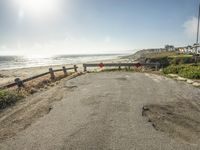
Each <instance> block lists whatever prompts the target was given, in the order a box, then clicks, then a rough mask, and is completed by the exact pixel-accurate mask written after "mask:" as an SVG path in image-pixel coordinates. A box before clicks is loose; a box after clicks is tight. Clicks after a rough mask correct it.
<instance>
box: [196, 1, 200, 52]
mask: <svg viewBox="0 0 200 150" xmlns="http://www.w3.org/2000/svg"><path fill="white" fill-rule="evenodd" d="M199 21H200V4H199V14H198V25H197V41H196V44H198V43H199ZM196 53H197V47H196Z"/></svg>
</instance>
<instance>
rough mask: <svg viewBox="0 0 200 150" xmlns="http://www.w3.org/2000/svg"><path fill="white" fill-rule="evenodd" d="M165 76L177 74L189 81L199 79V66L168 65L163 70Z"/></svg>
mask: <svg viewBox="0 0 200 150" xmlns="http://www.w3.org/2000/svg"><path fill="white" fill-rule="evenodd" d="M163 72H164V73H165V74H178V75H179V76H181V77H185V78H189V79H200V66H199V65H170V66H168V67H167V68H164V69H163Z"/></svg>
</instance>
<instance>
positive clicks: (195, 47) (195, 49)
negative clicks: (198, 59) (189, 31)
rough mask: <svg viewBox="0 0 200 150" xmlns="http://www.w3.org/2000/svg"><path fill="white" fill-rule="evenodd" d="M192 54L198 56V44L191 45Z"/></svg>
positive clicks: (199, 48) (199, 47)
mask: <svg viewBox="0 0 200 150" xmlns="http://www.w3.org/2000/svg"><path fill="white" fill-rule="evenodd" d="M193 52H194V53H196V54H200V45H199V44H194V45H193Z"/></svg>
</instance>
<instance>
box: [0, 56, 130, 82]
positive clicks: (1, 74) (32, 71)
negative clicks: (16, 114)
mask: <svg viewBox="0 0 200 150" xmlns="http://www.w3.org/2000/svg"><path fill="white" fill-rule="evenodd" d="M101 62H104V63H119V62H129V59H121V58H113V59H102V60H95V59H94V60H93V61H91V60H90V61H86V63H101ZM73 65H77V66H78V71H83V65H82V63H74V64H62V65H46V66H39V67H27V68H17V69H4V70H0V85H4V84H7V83H10V82H13V81H14V79H16V78H20V79H26V78H29V77H32V76H35V75H38V74H41V73H45V72H48V71H49V68H53V69H61V68H62V67H63V66H65V67H66V68H68V67H70V68H71V67H73Z"/></svg>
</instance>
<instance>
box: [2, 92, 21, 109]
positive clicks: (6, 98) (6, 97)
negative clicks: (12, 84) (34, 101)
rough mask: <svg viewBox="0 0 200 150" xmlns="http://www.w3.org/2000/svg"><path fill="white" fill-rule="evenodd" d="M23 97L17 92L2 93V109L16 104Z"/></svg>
mask: <svg viewBox="0 0 200 150" xmlns="http://www.w3.org/2000/svg"><path fill="white" fill-rule="evenodd" d="M22 98H23V96H22V95H21V94H19V93H17V92H15V91H0V109H4V108H6V107H7V106H11V105H13V104H15V103H16V102H17V101H18V100H20V99H22Z"/></svg>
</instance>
